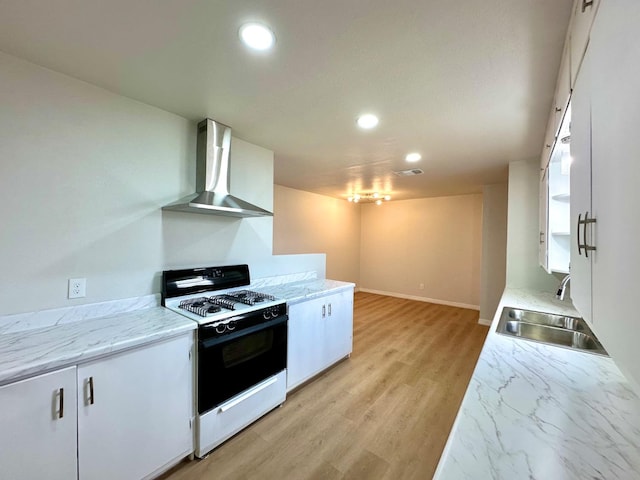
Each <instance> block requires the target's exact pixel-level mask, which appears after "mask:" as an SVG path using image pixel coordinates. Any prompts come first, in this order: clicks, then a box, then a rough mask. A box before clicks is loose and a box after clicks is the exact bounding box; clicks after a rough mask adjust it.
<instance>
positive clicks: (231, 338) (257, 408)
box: [162, 265, 288, 457]
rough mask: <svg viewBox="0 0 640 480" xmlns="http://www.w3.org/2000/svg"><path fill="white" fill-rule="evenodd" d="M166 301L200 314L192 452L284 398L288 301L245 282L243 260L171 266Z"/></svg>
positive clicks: (196, 318)
mask: <svg viewBox="0 0 640 480" xmlns="http://www.w3.org/2000/svg"><path fill="white" fill-rule="evenodd" d="M162 281H163V282H162V283H163V289H162V302H163V305H164V306H165V307H167V308H169V309H171V310H173V311H174V312H176V313H179V314H181V315H184V316H186V317H188V318H190V319H192V320H193V321H195V322H197V323H198V325H199V327H198V330H197V336H198V339H197V344H198V352H197V356H196V378H197V385H196V398H197V410H198V415H197V417H196V420H197V421H196V426H197V432H196V456H198V457H202V456H204V455H206V454H207V453H208V452H209V451H210V450H212V449H213V448H215V447H216V446H218V445H219V444H220V443H222V442H223V441H224V440H226V439H227V438H229V437H231V436H232V435H234V434H236V433H237V432H239V431H240V430H242V429H243V428H244V427H246V426H247V425H249V424H250V423H252V422H253V421H255V420H257V419H258V418H259V417H261V416H262V415H264V414H265V413H267V412H268V411H270V410H271V409H273V408H275V407H277V406H279V405H281V404H282V403H283V402H284V400H285V398H286V361H287V320H288V317H287V308H286V303H285V301H284V300H279V299H276V298H274V297H273V296H271V295H267V294H263V293H260V292H255V291H251V290H247V289H246V286H248V285H249V284H250V277H249V267H248V266H247V265H231V266H221V267H205V268H195V269H185V270H168V271H165V272H163V275H162Z"/></svg>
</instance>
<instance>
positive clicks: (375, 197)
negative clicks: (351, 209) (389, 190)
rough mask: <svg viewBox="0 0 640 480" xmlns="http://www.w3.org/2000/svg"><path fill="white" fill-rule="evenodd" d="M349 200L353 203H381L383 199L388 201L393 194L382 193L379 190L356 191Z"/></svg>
mask: <svg viewBox="0 0 640 480" xmlns="http://www.w3.org/2000/svg"><path fill="white" fill-rule="evenodd" d="M347 200H349V201H350V202H353V203H375V204H376V205H381V204H382V201H383V200H384V201H386V202H388V201H389V200H391V195H388V194H386V195H382V194H380V193H378V192H373V193H354V194H353V195H349V196H348V197H347Z"/></svg>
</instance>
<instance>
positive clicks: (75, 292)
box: [68, 278, 87, 298]
mask: <svg viewBox="0 0 640 480" xmlns="http://www.w3.org/2000/svg"><path fill="white" fill-rule="evenodd" d="M86 296H87V279H86V278H70V279H69V297H68V298H82V297H86Z"/></svg>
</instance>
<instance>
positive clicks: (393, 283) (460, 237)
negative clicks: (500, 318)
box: [360, 194, 483, 309]
mask: <svg viewBox="0 0 640 480" xmlns="http://www.w3.org/2000/svg"><path fill="white" fill-rule="evenodd" d="M361 208H362V213H361V215H362V219H361V222H362V226H361V244H360V245H361V249H360V252H361V253H360V285H361V289H363V290H369V291H376V292H384V293H388V294H394V295H399V296H406V297H409V298H417V299H424V300H435V301H437V302H440V303H448V304H452V305H458V306H463V307H468V308H476V309H477V308H479V303H480V260H481V253H482V243H483V241H482V195H480V194H474V195H458V196H451V197H438V198H423V199H417V200H404V201H393V202H389V203H385V204H383V205H381V206H376V205H374V204H368V205H362V207H361ZM420 284H424V288H423V289H421V288H420Z"/></svg>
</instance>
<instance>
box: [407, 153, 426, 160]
mask: <svg viewBox="0 0 640 480" xmlns="http://www.w3.org/2000/svg"><path fill="white" fill-rule="evenodd" d="M404 159H405V160H406V161H407V162H418V161H420V160H422V155H420V154H419V153H418V152H413V153H408V154H407V156H406V157H404Z"/></svg>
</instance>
